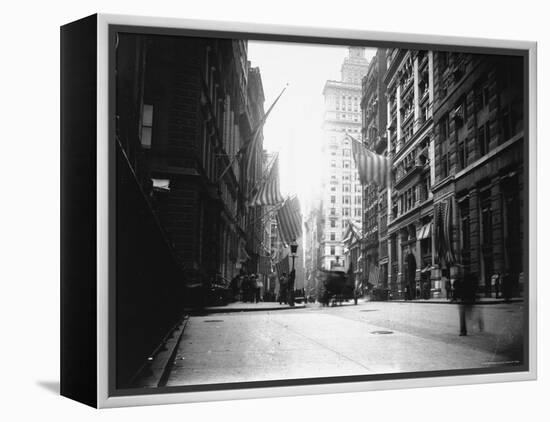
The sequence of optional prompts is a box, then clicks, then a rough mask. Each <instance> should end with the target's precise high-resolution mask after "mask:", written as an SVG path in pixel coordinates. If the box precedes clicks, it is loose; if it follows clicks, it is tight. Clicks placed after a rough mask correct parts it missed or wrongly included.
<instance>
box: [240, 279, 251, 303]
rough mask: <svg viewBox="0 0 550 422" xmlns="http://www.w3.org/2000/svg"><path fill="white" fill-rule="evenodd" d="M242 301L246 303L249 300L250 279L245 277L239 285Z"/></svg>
mask: <svg viewBox="0 0 550 422" xmlns="http://www.w3.org/2000/svg"><path fill="white" fill-rule="evenodd" d="M241 292H242V293H241V294H242V301H243V302H248V301H249V300H250V277H249V276H248V275H245V276H244V277H243V282H242V285H241Z"/></svg>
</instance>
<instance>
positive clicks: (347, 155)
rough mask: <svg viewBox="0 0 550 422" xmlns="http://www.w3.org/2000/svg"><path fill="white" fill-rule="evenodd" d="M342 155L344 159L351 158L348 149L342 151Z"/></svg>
mask: <svg viewBox="0 0 550 422" xmlns="http://www.w3.org/2000/svg"><path fill="white" fill-rule="evenodd" d="M342 155H343V156H344V157H349V156H350V150H349V149H347V148H344V149H343V150H342Z"/></svg>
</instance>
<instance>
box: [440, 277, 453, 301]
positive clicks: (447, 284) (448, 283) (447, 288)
mask: <svg viewBox="0 0 550 422" xmlns="http://www.w3.org/2000/svg"><path fill="white" fill-rule="evenodd" d="M442 279H443V282H444V285H445V293H446V296H447V300H449V299H452V298H453V296H452V294H451V293H452V292H451V280H449V279H448V278H447V277H445V276H443V277H442Z"/></svg>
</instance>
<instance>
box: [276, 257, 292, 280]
mask: <svg viewBox="0 0 550 422" xmlns="http://www.w3.org/2000/svg"><path fill="white" fill-rule="evenodd" d="M275 270H276V271H277V276H278V277H281V276H282V275H283V273H286V274H287V275H288V274H289V273H290V264H289V262H288V255H286V256H285V257H284V258H283V259H281V260H280V261H279V262H276V263H275Z"/></svg>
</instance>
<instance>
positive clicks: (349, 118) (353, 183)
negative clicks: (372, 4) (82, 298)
mask: <svg viewBox="0 0 550 422" xmlns="http://www.w3.org/2000/svg"><path fill="white" fill-rule="evenodd" d="M348 51H349V53H348V56H347V57H346V58H345V59H344V62H343V64H342V68H341V75H342V76H341V80H340V81H331V80H329V81H327V82H326V83H325V87H324V89H323V95H324V98H325V114H324V120H323V137H324V139H323V150H324V156H325V168H326V169H327V171H326V172H324V180H323V181H322V184H323V185H322V206H321V210H322V213H323V214H322V220H323V222H324V223H323V230H322V239H321V242H320V253H319V256H320V265H321V268H324V269H331V268H335V267H345V266H346V263H345V262H344V258H343V256H344V244H343V242H342V240H343V236H344V234H345V232H346V229H347V227H348V221H349V220H353V221H355V222H356V223H358V224H361V218H362V217H361V213H362V191H361V184H360V183H359V178H358V174H357V170H356V168H355V164H354V162H353V157H352V153H351V144H350V141H349V140H347V139H346V137H345V134H346V132H348V133H350V134H351V135H352V136H354V137H355V138H359V137H360V133H361V109H360V102H361V78H362V77H363V76H364V75H365V73H366V72H367V67H368V61H367V59H366V58H365V49H364V48H360V47H349V50H348Z"/></svg>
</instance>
